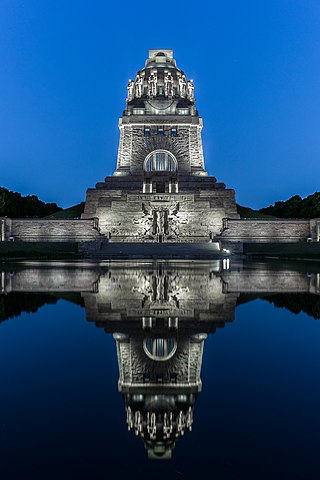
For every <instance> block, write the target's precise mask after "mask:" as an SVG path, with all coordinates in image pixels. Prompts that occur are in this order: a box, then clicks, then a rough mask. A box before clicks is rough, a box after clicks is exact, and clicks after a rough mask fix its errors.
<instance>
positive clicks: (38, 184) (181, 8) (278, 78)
mask: <svg viewBox="0 0 320 480" xmlns="http://www.w3.org/2000/svg"><path fill="white" fill-rule="evenodd" d="M151 48H155V49H157V48H158V49H161V48H166V49H173V50H174V57H175V59H176V60H177V65H178V67H179V68H181V69H183V70H184V71H185V72H186V74H187V77H188V78H189V79H193V80H194V83H195V95H196V99H197V108H198V110H199V113H200V115H201V116H202V118H203V121H204V129H203V143H204V153H205V162H206V168H207V171H208V172H209V174H210V175H214V176H216V177H217V179H218V180H219V181H222V182H225V183H226V185H227V187H229V188H234V189H235V191H236V200H237V202H238V203H240V204H242V205H246V206H250V207H252V208H261V207H264V206H267V205H269V204H271V203H274V202H275V201H276V200H285V199H287V198H289V197H290V196H292V195H295V194H298V195H301V196H302V197H304V196H307V195H309V194H311V193H314V192H315V191H318V190H320V187H319V183H320V181H319V179H320V161H319V159H320V132H319V127H320V88H319V87H320V2H319V0H264V1H260V0H252V1H249V0H230V1H227V0H224V1H222V0H221V1H214V0H213V1H200V2H196V1H189V0H186V1H184V2H152V1H150V0H149V1H148V2H146V1H137V0H135V1H130V2H129V1H128V0H124V1H121V2H107V1H106V0H103V1H102V0H101V1H98V0H90V1H89V0H64V1H62V0H25V1H21V0H20V1H18V0H1V1H0V185H1V186H4V187H6V188H8V189H10V190H14V191H19V192H21V193H22V194H24V195H25V194H35V195H37V196H38V197H39V198H40V199H42V200H44V201H50V202H57V203H58V204H59V205H61V206H62V207H68V206H71V205H74V204H76V203H78V202H79V201H82V200H84V199H85V192H86V189H87V188H88V187H94V186H95V184H96V182H98V181H102V180H103V179H104V177H105V176H106V175H110V174H112V173H113V171H114V169H115V166H116V154H117V147H118V139H119V132H118V118H119V117H120V116H121V114H122V111H123V109H124V107H125V97H126V93H127V92H126V87H127V81H128V79H129V78H134V76H135V73H136V71H137V70H138V69H140V68H142V67H143V66H144V62H145V60H146V58H147V55H148V49H151Z"/></svg>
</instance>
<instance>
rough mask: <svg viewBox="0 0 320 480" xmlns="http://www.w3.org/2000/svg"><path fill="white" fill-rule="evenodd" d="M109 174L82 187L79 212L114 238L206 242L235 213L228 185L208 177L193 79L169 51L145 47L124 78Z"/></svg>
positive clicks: (216, 233)
mask: <svg viewBox="0 0 320 480" xmlns="http://www.w3.org/2000/svg"><path fill="white" fill-rule="evenodd" d="M119 128H120V142H119V149H118V159H117V166H116V170H115V172H114V175H113V176H111V177H107V178H106V179H105V182H101V183H98V184H97V185H96V188H94V189H89V190H88V191H87V199H86V204H85V210H84V213H83V215H82V218H83V219H89V218H97V219H98V222H99V232H100V234H101V235H103V236H105V237H106V238H108V239H109V240H111V241H114V242H186V243H189V242H196V243H202V242H210V241H214V240H215V238H216V236H217V235H220V234H221V231H222V226H223V218H226V217H227V218H231V219H238V218H239V215H238V214H237V210H236V204H235V195H234V191H233V190H230V189H226V187H225V185H224V184H223V183H218V182H217V181H216V179H215V178H214V177H209V176H208V174H207V172H206V169H205V163H204V156H203V149H202V139H201V130H202V119H201V117H200V116H199V114H198V111H197V109H196V106H195V97H194V84H193V81H192V80H187V77H186V74H185V73H184V72H183V71H182V70H180V69H179V68H178V67H177V65H176V61H175V60H174V58H173V51H172V50H149V58H148V59H147V61H146V64H145V67H144V68H143V69H142V70H139V72H138V73H137V74H136V77H135V80H129V83H128V96H127V103H126V108H125V110H124V112H123V115H122V117H121V118H120V121H119Z"/></svg>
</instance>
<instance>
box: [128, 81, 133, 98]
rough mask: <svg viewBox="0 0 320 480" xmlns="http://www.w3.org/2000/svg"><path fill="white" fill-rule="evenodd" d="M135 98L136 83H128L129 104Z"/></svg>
mask: <svg viewBox="0 0 320 480" xmlns="http://www.w3.org/2000/svg"><path fill="white" fill-rule="evenodd" d="M133 96H134V81H133V80H129V82H128V102H131V100H132V99H133Z"/></svg>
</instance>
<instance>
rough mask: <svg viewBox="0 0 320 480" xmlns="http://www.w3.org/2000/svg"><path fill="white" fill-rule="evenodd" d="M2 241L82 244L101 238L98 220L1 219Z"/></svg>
mask: <svg viewBox="0 0 320 480" xmlns="http://www.w3.org/2000/svg"><path fill="white" fill-rule="evenodd" d="M0 232H1V237H0V239H1V240H2V241H8V240H14V241H23V242H45V241H55V242H59V241H61V242H66V241H70V242H82V241H93V240H97V239H98V238H100V237H101V235H100V233H99V231H98V222H97V220H96V219H92V218H91V219H88V220H80V219H74V220H71V219H66V220H49V219H35V218H22V219H19V218H0Z"/></svg>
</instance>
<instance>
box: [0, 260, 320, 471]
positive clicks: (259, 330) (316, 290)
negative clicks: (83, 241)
mask: <svg viewBox="0 0 320 480" xmlns="http://www.w3.org/2000/svg"><path fill="white" fill-rule="evenodd" d="M318 319H320V264H316V263H301V262H300V263H295V264H294V263H285V262H282V263H279V262H275V261H273V262H269V263H265V262H260V263H257V262H239V261H238V262H233V261H232V260H230V261H229V260H227V259H225V260H223V261H220V260H215V261H211V262H182V261H181V262H177V261H175V262H164V261H161V262H160V261H154V262H153V261H146V262H144V263H143V262H139V263H138V262H136V263H132V262H109V263H99V264H95V263H80V262H79V263H63V262H51V263H48V262H47V263H38V262H22V263H15V264H13V263H12V264H2V266H1V267H0V379H1V395H0V478H1V479H2V478H3V479H14V478H18V479H32V480H37V479H41V480H45V479H57V478H59V479H64V478H66V479H67V478H68V479H70V478H72V479H73V478H75V479H78V478H87V479H104V478H109V477H111V476H114V475H117V476H118V477H119V478H125V477H126V476H128V478H129V477H131V478H154V479H158V478H163V477H164V476H166V477H167V478H195V477H196V476H197V477H203V478H205V477H206V478H207V477H208V476H209V475H210V477H209V478H217V479H235V478H246V479H259V480H260V479H290V480H293V479H297V480H298V479H299V480H300V479H312V480H313V479H319V478H320V457H319V447H320V433H319V432H320V407H319V406H320V386H319V371H320V348H319V347H320V322H319V321H318Z"/></svg>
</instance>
